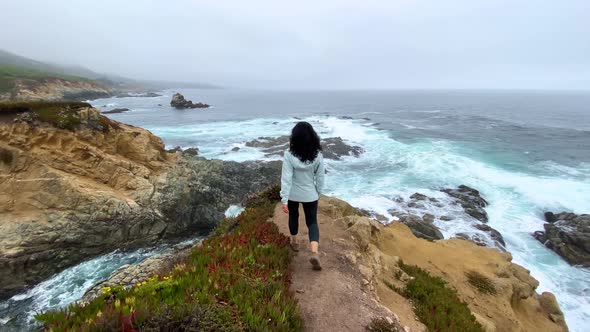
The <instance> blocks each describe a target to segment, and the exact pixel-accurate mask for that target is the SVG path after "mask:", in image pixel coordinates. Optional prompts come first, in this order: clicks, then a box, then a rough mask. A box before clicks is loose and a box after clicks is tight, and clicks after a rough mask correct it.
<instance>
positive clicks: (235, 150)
mask: <svg viewBox="0 0 590 332" xmlns="http://www.w3.org/2000/svg"><path fill="white" fill-rule="evenodd" d="M231 150H232V151H233V152H238V151H240V148H239V147H237V146H236V147H234V148H232V149H231Z"/></svg>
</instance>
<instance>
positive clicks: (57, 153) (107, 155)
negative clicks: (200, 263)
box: [0, 102, 278, 298]
mask: <svg viewBox="0 0 590 332" xmlns="http://www.w3.org/2000/svg"><path fill="white" fill-rule="evenodd" d="M261 175H263V176H261ZM277 176H278V168H277V165H274V164H272V163H268V164H266V163H262V164H261V163H233V162H223V161H219V160H206V159H205V158H201V157H198V156H188V155H183V154H182V152H176V153H168V152H167V151H166V150H165V149H164V144H163V142H162V140H161V139H160V138H158V137H156V136H155V135H153V134H152V133H150V132H149V131H147V130H145V129H142V128H137V127H133V126H130V125H125V124H122V123H119V122H116V121H112V120H110V119H108V118H106V117H104V116H102V115H100V113H99V111H98V110H96V109H94V108H92V107H90V105H88V104H85V103H47V102H40V103H8V104H1V103H0V285H1V286H0V298H7V297H9V296H11V295H13V294H15V293H17V292H20V291H22V290H23V289H24V288H26V287H28V286H32V285H33V284H35V283H37V282H39V281H41V280H43V279H45V278H47V277H49V276H50V275H52V274H53V273H56V272H59V271H61V270H63V269H64V268H66V267H68V266H71V265H73V264H76V263H78V262H80V261H82V260H84V259H88V258H90V257H92V256H96V255H99V254H102V253H105V252H107V251H110V250H114V249H118V248H123V249H125V248H133V247H140V246H146V245H152V244H155V243H156V242H158V241H162V240H165V239H169V238H181V237H185V238H186V237H190V236H195V235H197V234H199V233H203V232H208V231H209V230H211V229H212V228H213V227H215V225H216V224H217V222H218V221H219V220H221V219H222V217H223V212H224V210H225V209H226V208H227V206H229V205H230V204H235V203H239V202H240V201H241V200H242V199H243V198H244V197H246V195H247V194H249V193H251V192H256V191H258V190H260V189H261V188H264V187H266V186H268V185H269V184H270V183H271V182H273V181H276V180H277Z"/></svg>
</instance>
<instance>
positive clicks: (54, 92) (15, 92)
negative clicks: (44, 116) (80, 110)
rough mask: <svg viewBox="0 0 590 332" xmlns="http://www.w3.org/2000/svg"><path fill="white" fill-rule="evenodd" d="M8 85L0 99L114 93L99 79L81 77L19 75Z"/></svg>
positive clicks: (77, 97)
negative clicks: (8, 87)
mask: <svg viewBox="0 0 590 332" xmlns="http://www.w3.org/2000/svg"><path fill="white" fill-rule="evenodd" d="M10 85H11V88H10V89H8V90H5V91H0V100H24V101H39V100H85V99H96V98H106V97H109V96H111V95H112V94H113V93H114V91H113V89H112V88H111V87H108V86H106V85H105V84H103V83H101V82H99V81H94V80H88V79H82V78H80V79H74V78H63V77H39V78H34V79H32V78H27V77H19V78H15V79H13V80H11V82H10Z"/></svg>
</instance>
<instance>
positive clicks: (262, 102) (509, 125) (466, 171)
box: [0, 90, 590, 331]
mask: <svg viewBox="0 0 590 332" xmlns="http://www.w3.org/2000/svg"><path fill="white" fill-rule="evenodd" d="M172 92H173V91H165V92H164V96H162V97H155V98H110V99H103V100H97V101H93V102H92V103H93V105H95V106H97V107H99V108H103V109H112V108H117V107H128V108H130V109H131V110H132V111H130V112H127V113H122V114H112V115H109V116H110V117H112V118H113V119H115V120H118V121H122V122H126V123H130V124H133V125H137V126H141V127H144V128H147V129H149V130H150V131H152V132H153V133H154V134H156V135H158V136H160V137H162V138H163V140H164V142H165V143H166V145H167V146H168V147H174V146H177V145H180V146H182V147H184V148H186V147H198V148H199V151H200V154H201V155H203V156H205V157H208V158H218V159H224V160H236V161H245V160H270V159H274V158H273V157H270V158H268V157H265V156H264V154H263V153H262V152H261V151H259V150H257V149H254V148H250V147H246V146H245V142H247V141H249V140H252V139H255V138H257V137H260V136H281V135H286V134H288V133H289V131H290V129H291V127H292V126H293V125H294V123H296V122H297V121H299V119H304V120H307V121H309V122H311V123H312V124H313V125H314V127H315V128H316V129H317V130H318V132H319V134H320V136H323V137H332V136H340V137H342V138H343V139H345V140H346V141H347V142H349V143H351V144H356V145H360V146H362V147H363V148H364V150H365V152H364V153H363V154H362V155H361V156H360V158H354V157H345V158H343V159H342V160H340V161H333V160H328V161H327V169H328V172H329V173H328V176H327V178H326V186H327V194H328V195H332V196H336V197H339V198H342V199H344V200H346V201H348V202H349V203H351V204H352V205H355V206H358V207H363V208H367V209H371V210H373V211H375V212H377V213H380V214H382V215H385V216H388V217H391V215H390V214H389V212H388V210H390V209H396V210H402V209H407V207H404V206H400V205H399V204H398V203H397V202H396V198H398V197H402V198H408V197H409V196H410V195H411V194H413V193H414V192H421V193H424V194H427V195H429V196H434V197H437V198H439V199H440V200H441V202H442V203H443V204H442V206H428V207H427V208H428V209H429V211H428V212H429V213H432V214H433V215H435V217H437V219H436V220H435V223H436V224H437V226H439V227H440V228H441V230H442V232H443V234H444V235H445V237H451V236H453V235H454V234H456V233H459V232H466V233H472V232H478V231H477V230H475V229H474V228H473V227H472V225H473V223H474V221H473V220H472V219H471V218H470V217H468V216H466V215H464V214H463V213H462V212H461V211H459V210H457V207H455V206H453V205H451V204H450V201H449V199H448V198H447V197H446V196H445V195H444V194H443V193H441V192H439V191H438V190H439V189H440V188H443V187H454V186H458V185H460V184H465V185H468V186H471V187H474V188H476V189H478V190H480V191H481V193H482V195H483V196H484V197H485V198H486V200H488V202H489V203H490V205H489V206H488V207H487V208H486V210H487V212H488V214H489V218H490V221H489V225H490V226H492V227H494V228H496V229H497V230H499V231H500V232H501V233H502V235H503V236H504V238H505V240H506V243H507V250H508V251H510V252H511V253H512V255H513V257H514V262H516V263H519V264H521V265H523V266H525V267H526V268H527V269H529V270H530V271H531V274H532V275H533V276H534V277H535V278H536V279H538V280H539V282H540V286H539V288H538V291H539V292H542V291H551V292H553V293H555V294H556V296H557V298H558V301H559V302H560V305H561V307H562V309H563V310H564V312H565V316H566V320H567V322H568V325H569V327H570V330H571V331H585V330H586V329H585V327H586V326H587V325H588V324H590V300H589V299H590V271H589V270H588V269H583V268H578V267H573V266H570V265H569V264H567V263H566V262H565V261H564V260H563V259H561V258H560V257H559V256H557V255H556V254H555V253H553V252H552V251H551V250H549V249H547V248H545V247H544V246H543V245H542V244H541V243H539V242H538V241H536V240H534V239H533V238H532V236H531V234H532V232H534V231H536V230H542V229H543V223H544V222H543V219H542V214H543V212H544V211H548V210H550V211H561V210H567V211H573V212H576V213H590V143H588V142H590V109H589V105H590V94H589V93H587V92H586V93H584V92H563V93H555V92H501V91H481V92H477V91H446V92H445V91H332V92H330V91H325V92H305V91H299V92H269V91H247V90H184V91H181V92H183V93H184V94H185V96H186V97H187V98H188V99H192V100H193V101H195V102H197V101H202V102H206V103H209V104H211V105H213V107H212V108H210V109H206V110H200V109H196V110H174V109H172V108H170V107H169V106H168V104H169V100H170V97H171V95H172ZM158 104H161V105H162V106H158ZM103 105H104V107H103ZM234 147H239V148H240V150H239V151H237V152H233V151H231V150H232V148H234ZM445 203H449V204H445ZM412 212H416V211H412ZM420 213H424V211H422V212H420ZM442 215H453V216H454V217H455V219H454V220H452V221H449V222H444V221H442V220H440V219H438V217H440V216H442ZM74 297H75V296H72V297H71V298H74ZM65 302H67V301H62V302H60V305H63V304H64V303H65ZM0 310H1V307H0ZM0 318H2V317H0Z"/></svg>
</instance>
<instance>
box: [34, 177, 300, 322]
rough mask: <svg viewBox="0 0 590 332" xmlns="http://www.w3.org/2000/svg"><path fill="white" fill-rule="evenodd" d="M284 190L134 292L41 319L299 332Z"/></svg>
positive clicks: (257, 199)
mask: <svg viewBox="0 0 590 332" xmlns="http://www.w3.org/2000/svg"><path fill="white" fill-rule="evenodd" d="M278 199H279V195H278V188H276V187H274V188H271V189H268V190H266V191H265V192H263V193H261V194H260V195H256V196H254V197H251V199H250V200H249V201H248V203H247V204H246V210H245V211H244V212H243V213H242V214H240V215H239V216H238V217H237V218H236V219H226V220H224V221H223V223H222V224H221V225H220V226H219V227H218V228H217V230H216V231H215V232H214V233H213V234H212V236H211V237H210V238H209V239H207V240H205V241H204V242H203V243H202V245H201V246H198V247H195V248H194V249H193V251H192V253H191V254H190V255H189V258H188V259H187V260H186V262H184V263H181V264H179V265H176V266H175V267H174V268H173V269H172V270H171V271H167V273H161V274H160V275H154V276H153V277H151V278H150V279H149V280H148V281H144V282H142V283H138V284H137V285H135V286H133V287H131V288H127V289H125V288H123V287H112V288H108V289H103V293H102V294H101V295H100V296H98V297H97V298H96V299H94V300H93V301H91V302H90V303H88V304H86V305H82V304H73V305H70V306H69V308H67V309H64V310H61V311H53V312H47V313H43V314H39V315H37V316H36V317H37V319H39V320H40V321H42V322H43V323H44V325H45V327H46V328H50V329H52V330H53V331H71V330H79V331H103V330H119V331H135V330H138V329H141V330H146V331H152V330H159V329H160V328H161V327H162V326H166V327H168V328H169V330H183V331H184V330H186V331H193V330H194V331H197V330H199V331H200V330H216V331H242V330H248V331H252V330H257V331H258V330H262V331H268V330H272V331H299V330H301V329H302V324H303V323H302V320H301V318H300V315H299V311H298V308H297V302H296V300H295V299H294V297H293V295H292V294H291V293H290V292H289V290H288V289H289V280H290V275H289V263H290V261H291V253H290V251H289V250H288V248H287V244H288V242H289V240H288V238H287V237H286V236H284V235H282V234H281V233H279V231H278V229H277V227H276V225H274V224H273V223H271V222H268V219H269V218H270V217H272V215H273V211H274V207H275V204H276V202H277V201H278Z"/></svg>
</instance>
